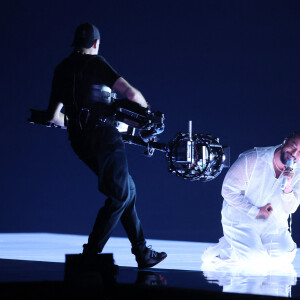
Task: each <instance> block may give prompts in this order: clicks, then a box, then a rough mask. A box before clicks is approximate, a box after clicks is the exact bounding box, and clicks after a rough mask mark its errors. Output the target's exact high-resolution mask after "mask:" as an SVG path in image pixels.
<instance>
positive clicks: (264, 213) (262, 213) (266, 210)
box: [256, 203, 273, 220]
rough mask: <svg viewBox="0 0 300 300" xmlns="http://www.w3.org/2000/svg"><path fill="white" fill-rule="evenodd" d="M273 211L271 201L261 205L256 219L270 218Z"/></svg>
mask: <svg viewBox="0 0 300 300" xmlns="http://www.w3.org/2000/svg"><path fill="white" fill-rule="evenodd" d="M272 211H273V208H272V206H271V203H268V204H266V205H265V206H263V207H261V208H260V210H259V213H258V214H257V216H256V219H264V220H266V219H268V218H269V217H270V215H271V213H272Z"/></svg>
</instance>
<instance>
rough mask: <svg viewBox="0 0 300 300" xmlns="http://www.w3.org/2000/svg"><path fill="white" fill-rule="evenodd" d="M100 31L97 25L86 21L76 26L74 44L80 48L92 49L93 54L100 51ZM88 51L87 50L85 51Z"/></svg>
mask: <svg viewBox="0 0 300 300" xmlns="http://www.w3.org/2000/svg"><path fill="white" fill-rule="evenodd" d="M99 43H100V33H99V30H98V28H97V27H96V26H94V25H93V24H91V23H84V24H81V25H79V26H78V27H77V28H76V31H75V35H74V40H73V43H72V46H74V48H76V49H80V50H88V49H90V50H92V51H93V54H97V53H98V49H99ZM85 52H87V51H85Z"/></svg>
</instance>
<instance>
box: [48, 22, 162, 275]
mask: <svg viewBox="0 0 300 300" xmlns="http://www.w3.org/2000/svg"><path fill="white" fill-rule="evenodd" d="M99 43H100V33H99V31H98V29H97V28H96V27H95V26H94V25H92V24H90V23H85V24H81V25H79V26H78V27H77V29H76V32H75V36H74V41H73V44H72V45H73V46H74V51H73V52H72V53H71V55H70V56H69V57H67V58H66V59H64V60H63V61H62V62H61V63H60V64H59V65H58V66H57V67H56V69H55V73H54V77H53V82H52V91H51V97H50V102H49V106H48V110H47V119H48V121H50V122H51V123H54V124H56V125H58V126H67V129H68V133H69V139H70V142H71V145H72V148H73V149H74V151H75V152H76V154H77V155H78V157H79V158H80V159H81V160H82V161H83V162H84V163H85V164H86V165H87V166H88V167H89V168H90V169H91V170H92V171H93V172H94V173H95V174H96V175H97V176H98V187H99V190H100V191H101V192H102V193H103V194H105V195H106V196H107V197H108V198H107V199H106V201H105V204H104V206H103V207H102V208H101V209H100V211H99V213H98V215H97V218H96V221H95V224H94V227H93V230H92V232H91V234H90V235H89V239H88V243H87V244H84V245H83V255H87V256H93V255H96V254H97V253H101V251H102V250H103V248H104V246H105V244H106V242H107V240H108V239H109V237H110V236H111V234H112V231H113V229H114V228H115V226H116V225H117V223H118V221H119V220H121V222H122V225H123V227H124V229H125V231H126V233H127V235H128V238H129V240H130V242H131V245H132V249H131V251H132V253H133V254H134V255H135V257H136V261H137V263H138V267H139V269H144V268H148V267H152V266H154V265H156V264H158V263H159V262H161V261H162V260H163V259H165V258H166V257H167V254H166V253H164V252H156V251H154V250H152V249H151V248H149V247H146V241H145V238H144V235H143V231H142V227H141V223H140V220H139V218H138V216H137V212H136V208H135V201H136V190H135V185H134V182H133V180H132V178H131V176H130V175H129V173H128V166H127V157H126V153H125V147H124V144H123V142H122V140H121V136H120V134H119V132H118V130H117V129H116V128H115V126H114V125H113V121H112V120H111V119H110V118H109V117H108V116H107V115H105V108H106V107H107V104H109V103H110V101H111V89H114V90H115V91H116V92H119V93H120V94H122V95H123V96H125V97H126V98H127V99H129V100H131V101H133V102H136V103H138V104H139V105H141V106H142V107H147V105H148V104H147V102H146V100H145V98H144V97H143V95H142V94H141V93H140V92H139V91H138V90H137V89H135V88H134V87H132V86H131V85H130V84H129V83H128V82H127V81H126V80H125V79H124V78H122V77H121V76H120V75H119V74H118V73H117V72H116V71H115V70H114V69H113V68H112V67H111V66H110V65H109V64H108V63H107V62H106V61H105V59H104V58H103V57H101V56H98V50H99ZM63 106H64V107H65V113H62V112H61V110H62V108H63Z"/></svg>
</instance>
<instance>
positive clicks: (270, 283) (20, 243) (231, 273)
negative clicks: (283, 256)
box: [0, 233, 300, 297]
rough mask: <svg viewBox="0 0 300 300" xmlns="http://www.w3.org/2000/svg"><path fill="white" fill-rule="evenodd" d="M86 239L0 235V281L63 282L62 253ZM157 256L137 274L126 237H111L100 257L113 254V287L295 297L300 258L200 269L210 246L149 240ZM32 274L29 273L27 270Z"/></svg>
mask: <svg viewBox="0 0 300 300" xmlns="http://www.w3.org/2000/svg"><path fill="white" fill-rule="evenodd" d="M86 241H87V236H80V235H66V234H49V233H22V234H20V233H15V234H8V233H2V234H0V245H1V247H0V259H1V260H0V269H1V271H0V282H18V281H19V282H20V281H23V282H24V281H44V280H48V281H51V280H53V281H62V280H63V279H64V264H63V263H64V262H65V255H66V254H78V253H81V251H82V244H83V243H86ZM147 243H148V245H152V247H153V249H155V250H157V251H165V252H167V253H168V257H167V259H166V260H164V261H163V262H162V263H160V264H159V265H157V268H152V269H149V270H147V271H144V272H138V270H137V268H136V262H135V259H134V256H133V255H132V254H131V252H130V243H129V241H128V239H126V238H116V237H113V238H111V239H110V240H109V241H108V243H107V245H106V247H105V249H104V253H113V257H114V260H115V263H116V264H117V265H119V266H120V271H119V274H118V276H117V282H118V283H120V284H126V283H128V284H134V283H135V284H136V283H140V282H143V284H146V285H152V286H153V285H156V286H168V287H178V288H184V289H192V290H197V289H198V290H207V291H209V290H211V291H223V292H230V293H242V294H255V295H270V296H281V297H291V296H292V297H299V296H300V291H298V290H299V288H298V286H297V274H300V254H299V253H298V255H297V256H296V259H295V261H294V263H293V266H292V267H289V268H288V267H287V268H285V269H282V268H280V269H276V267H274V268H273V269H272V270H264V272H262V271H261V268H260V271H259V272H255V268H253V269H252V270H251V272H250V271H249V269H248V270H242V269H239V268H236V267H235V268H219V269H213V268H210V269H209V268H203V266H202V262H201V254H202V253H203V251H204V249H205V248H206V247H207V246H208V245H209V244H208V243H200V242H199V243H198V242H183V241H165V240H147ZM28 270H30V271H28Z"/></svg>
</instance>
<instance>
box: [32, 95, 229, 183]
mask: <svg viewBox="0 0 300 300" xmlns="http://www.w3.org/2000/svg"><path fill="white" fill-rule="evenodd" d="M44 114H45V112H44V111H39V110H35V109H31V117H30V118H29V119H28V121H29V122H30V123H33V124H40V125H44V126H47V127H56V128H62V127H59V126H56V125H53V123H50V122H47V121H44V120H45V115H44ZM104 115H105V118H102V119H101V121H104V122H105V121H106V119H110V120H111V119H113V120H114V125H115V127H116V128H117V129H118V130H119V132H120V134H121V136H122V139H123V141H124V142H125V143H128V144H133V145H139V146H142V147H144V148H145V151H144V154H145V155H146V156H148V157H151V156H152V155H153V154H154V151H155V150H158V151H162V152H165V153H166V159H167V162H168V170H169V172H170V173H172V174H174V175H177V176H180V177H182V178H184V179H187V180H190V181H194V180H199V181H202V182H205V181H210V180H212V179H214V178H216V177H217V176H218V175H219V174H220V173H221V172H222V170H223V168H224V167H229V164H230V149H229V147H227V146H223V145H221V144H220V142H219V139H218V138H216V137H213V136H212V135H210V134H193V133H192V121H189V130H188V133H182V132H178V133H177V134H176V135H175V137H174V138H173V139H172V140H171V141H170V142H169V143H161V142H158V135H160V134H161V133H162V132H163V131H164V129H165V125H164V120H165V117H164V114H162V113H161V112H160V111H151V110H150V109H149V108H143V107H141V106H140V105H139V104H137V103H134V102H132V101H130V100H128V99H119V100H114V101H112V103H111V104H110V105H107V111H106V112H105V113H104ZM63 129H65V127H64V128H63Z"/></svg>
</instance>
